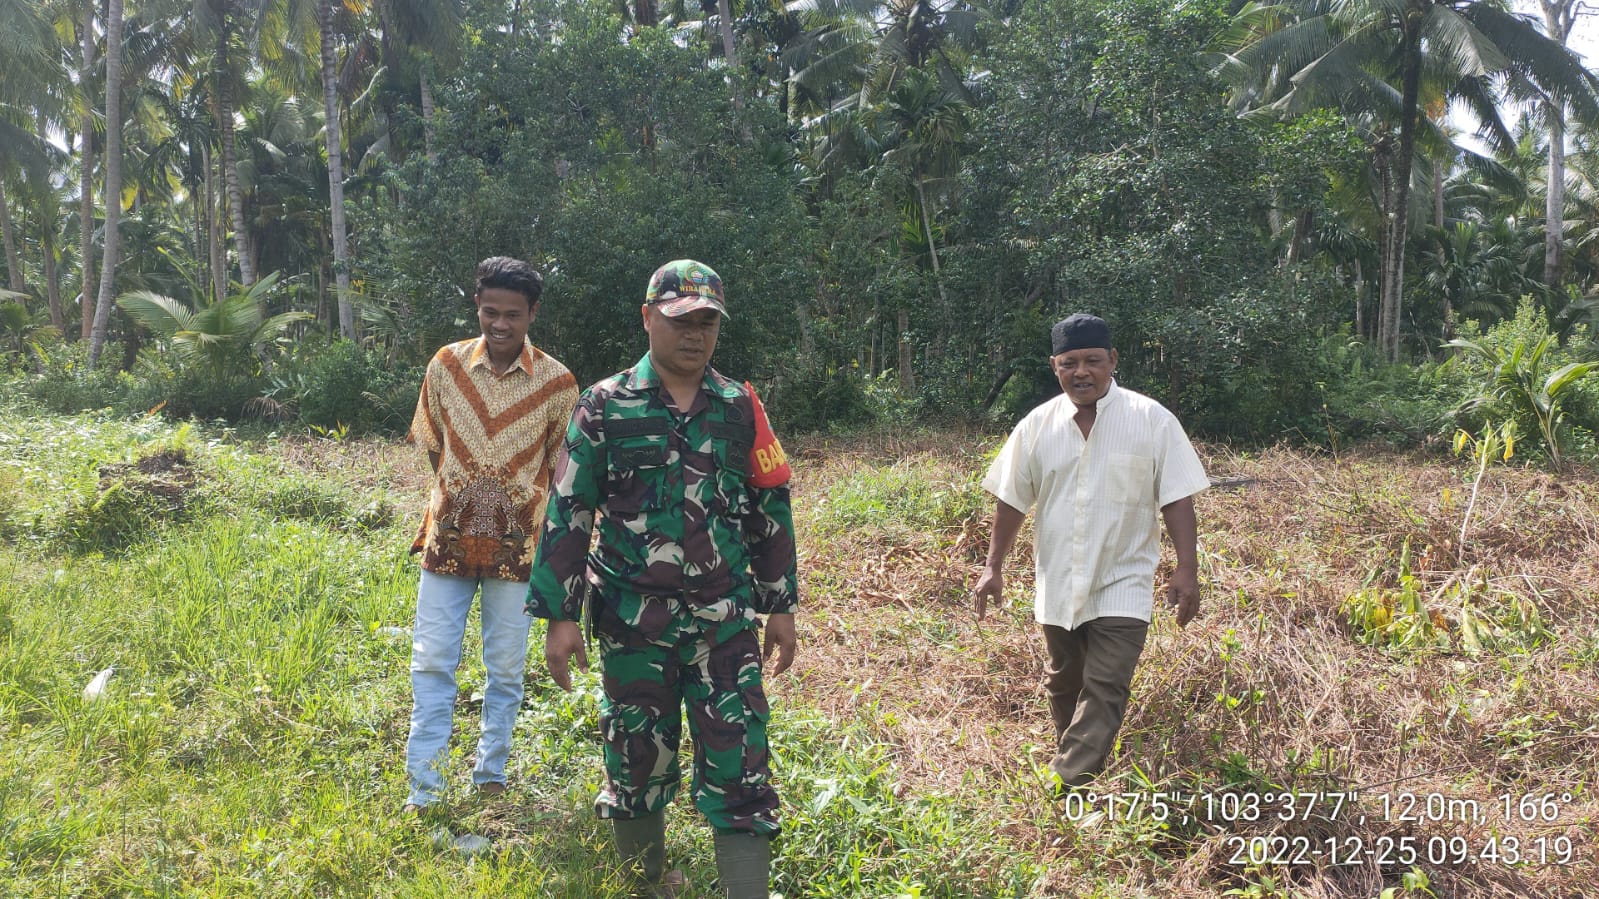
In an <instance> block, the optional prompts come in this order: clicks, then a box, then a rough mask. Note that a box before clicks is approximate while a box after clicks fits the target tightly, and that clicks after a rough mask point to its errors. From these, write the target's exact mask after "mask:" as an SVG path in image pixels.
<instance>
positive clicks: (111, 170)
mask: <svg viewBox="0 0 1599 899" xmlns="http://www.w3.org/2000/svg"><path fill="white" fill-rule="evenodd" d="M108 6H109V10H110V11H109V12H108V13H107V15H106V25H105V253H104V255H102V256H101V257H100V295H99V298H98V299H97V300H96V301H95V304H94V328H93V329H92V330H91V331H90V332H89V367H90V368H93V367H94V366H95V363H97V362H99V361H100V352H101V351H102V350H104V349H105V341H106V327H107V326H108V325H109V324H110V323H111V303H112V301H113V296H112V294H114V293H115V292H116V280H117V244H118V243H120V240H119V237H118V234H117V231H118V230H119V228H120V226H121V223H122V0H109V4H108Z"/></svg>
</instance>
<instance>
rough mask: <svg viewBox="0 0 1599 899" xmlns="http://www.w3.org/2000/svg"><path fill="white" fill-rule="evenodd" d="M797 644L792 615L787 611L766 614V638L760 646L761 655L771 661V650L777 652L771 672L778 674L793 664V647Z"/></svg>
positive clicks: (797, 639)
mask: <svg viewBox="0 0 1599 899" xmlns="http://www.w3.org/2000/svg"><path fill="white" fill-rule="evenodd" d="M798 644H799V638H797V637H796V636H795V635H794V616H793V615H792V614H789V613H776V614H772V615H768V616H766V638H765V639H764V641H763V645H762V646H761V657H762V658H764V659H765V660H767V661H771V659H772V652H773V651H774V650H775V651H776V652H777V663H776V664H774V665H773V666H772V674H773V675H778V674H782V673H783V672H785V671H787V670H788V666H790V665H792V664H794V647H795V646H797V645H798Z"/></svg>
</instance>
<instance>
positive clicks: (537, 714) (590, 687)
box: [0, 411, 1039, 897]
mask: <svg viewBox="0 0 1599 899" xmlns="http://www.w3.org/2000/svg"><path fill="white" fill-rule="evenodd" d="M172 446H182V447H184V449H185V451H186V452H187V453H188V455H189V460H190V464H191V466H192V468H193V469H194V470H195V472H196V481H195V484H194V486H193V492H192V494H190V496H189V500H190V501H189V502H187V503H186V506H185V512H184V514H182V515H168V514H166V513H165V511H163V509H161V508H155V507H151V508H146V507H141V506H134V507H131V508H125V509H121V510H120V511H118V512H117V515H119V516H121V517H117V518H111V519H108V520H107V521H104V522H98V523H96V522H92V521H91V522H87V523H86V522H85V521H84V520H83V519H84V518H85V517H89V516H93V515H95V514H97V512H98V513H102V514H108V515H109V514H110V513H106V512H105V505H104V504H101V505H99V506H97V505H96V501H97V500H99V499H101V498H103V491H102V490H101V485H100V481H101V477H100V466H101V465H102V464H107V463H110V464H123V465H126V464H128V463H132V462H135V461H137V460H138V459H139V458H141V457H142V456H143V455H147V454H149V453H150V452H153V451H156V450H158V449H163V448H170V447H172ZM0 486H6V487H7V488H8V489H9V490H10V491H11V492H12V493H13V494H14V496H15V502H13V503H12V504H11V506H10V511H9V513H8V518H7V520H8V521H9V522H11V524H10V528H11V529H12V534H11V536H12V539H11V540H9V541H8V546H7V547H6V548H5V549H0V584H3V585H4V586H3V587H0V895H5V896H240V895H261V896H265V895H271V896H368V895H383V896H387V895H396V896H424V897H426V896H440V897H443V896H485V897H487V896H538V897H545V896H554V897H563V896H566V897H595V896H612V895H620V894H621V893H620V887H619V884H618V881H617V878H616V876H615V873H614V865H613V864H612V860H613V858H614V855H613V850H612V848H611V845H610V841H609V834H608V832H607V831H606V830H605V829H604V828H603V827H602V825H601V822H599V821H597V820H596V819H595V817H594V815H593V813H592V811H591V808H590V804H591V802H592V798H593V795H594V792H595V790H596V789H597V787H598V781H599V777H600V774H601V765H600V753H599V744H598V742H597V716H598V704H599V703H598V700H599V688H598V682H597V679H596V677H595V676H594V675H592V674H590V675H587V676H584V677H581V678H580V680H579V689H578V690H577V691H575V692H574V693H572V694H563V693H561V692H559V691H558V690H556V689H554V688H553V687H552V686H551V685H550V684H549V683H548V682H547V681H546V680H544V679H543V678H542V670H541V667H542V666H539V665H537V664H536V662H535V663H533V664H530V668H529V676H530V679H531V682H530V688H529V692H528V699H527V702H526V703H525V706H524V710H523V713H522V715H521V716H520V718H519V720H518V725H517V734H516V741H515V747H514V752H513V757H512V761H511V771H510V772H509V773H510V775H511V777H512V779H513V782H514V784H515V789H514V790H513V792H512V794H511V796H510V798H509V800H508V801H505V802H500V803H494V804H492V805H484V804H478V803H476V802H475V801H474V800H471V799H467V798H461V800H460V801H459V802H457V803H455V804H454V806H453V808H452V812H451V814H450V816H449V817H448V820H447V821H444V822H442V823H443V824H445V825H446V826H448V827H450V828H451V830H452V832H454V833H462V832H467V831H471V832H477V833H482V834H485V835H488V836H490V837H491V839H493V841H494V843H493V849H492V851H491V853H490V854H489V855H488V856H487V857H484V858H480V859H476V860H471V859H466V858H463V857H460V856H458V855H457V854H456V853H454V852H453V851H450V850H448V849H443V850H441V849H439V848H436V847H435V846H434V844H433V842H432V839H431V835H430V828H432V827H433V826H435V825H436V824H438V823H440V822H430V823H427V824H423V825H419V824H417V823H415V822H411V821H408V820H404V819H402V818H401V816H400V815H399V814H398V810H399V806H400V804H401V803H402V802H403V798H404V794H405V778H404V772H403V750H404V740H405V732H406V727H407V719H408V714H409V707H410V694H409V681H408V678H407V673H406V669H407V661H408V653H409V644H408V641H407V640H406V639H405V637H404V635H403V633H402V634H396V633H394V632H393V631H391V630H390V629H392V628H406V627H409V625H410V617H411V612H412V604H413V602H414V590H415V578H416V570H415V563H414V561H412V560H411V559H410V558H409V556H408V555H407V553H406V550H407V548H408V546H409V543H410V536H411V532H410V531H409V530H408V525H407V524H406V523H405V522H402V521H400V520H399V516H397V515H395V514H392V513H374V511H373V510H382V509H387V508H398V507H402V506H406V505H407V504H410V503H411V502H412V498H411V497H410V496H407V495H402V493H400V492H391V491H389V490H388V489H387V488H381V487H380V488H378V489H377V490H376V491H372V490H357V489H355V488H353V487H351V486H350V485H348V484H344V483H340V482H339V481H337V480H336V479H334V478H331V477H312V476H309V475H307V474H306V473H305V472H304V471H290V470H287V469H286V468H285V467H284V466H283V465H281V464H279V463H278V461H277V460H275V459H273V458H271V457H270V456H269V455H265V454H262V453H260V452H257V451H254V450H252V449H250V448H247V447H245V446H241V445H238V444H237V443H235V442H233V441H232V440H230V439H229V437H228V435H227V434H224V433H212V432H210V431H206V430H204V429H199V428H195V429H187V428H175V427H173V426H171V425H169V424H165V423H162V422H161V421H159V420H157V419H138V420H126V419H118V418H114V417H109V416H104V415H87V416H72V417H58V416H32V417H30V416H27V415H24V414H22V413H18V412H14V411H12V412H3V411H0ZM129 489H136V485H135V487H130V488H129ZM940 514H941V515H942V514H944V513H940ZM19 523H20V524H19ZM91 525H92V526H94V527H96V528H97V529H98V530H97V531H96V533H100V534H101V536H102V537H104V536H105V535H111V534H115V535H117V539H114V540H107V539H96V540H80V539H73V538H72V536H71V535H73V534H74V533H79V532H82V531H83V529H84V528H85V527H89V526H91ZM127 531H131V533H124V532H127ZM534 639H535V642H536V641H537V640H538V639H539V631H538V630H537V629H536V630H535V636H534ZM475 640H476V637H475V635H473V634H470V633H469V635H468V644H469V645H468V647H467V657H468V658H471V657H473V656H474V655H475V653H476V645H475ZM536 655H537V654H536V652H535V653H534V656H535V659H536ZM108 667H110V668H114V669H115V673H114V675H113V676H112V677H111V679H110V681H109V684H108V686H107V688H106V690H105V692H104V694H103V695H102V696H100V697H99V698H98V699H94V700H88V699H85V698H84V697H83V689H84V686H85V685H86V684H87V683H88V682H89V680H90V679H91V678H92V677H93V676H94V675H95V673H96V672H98V671H100V670H102V669H104V668H108ZM461 674H462V678H461V686H462V695H463V697H469V696H471V694H472V692H473V691H474V690H476V689H478V688H480V687H481V674H480V672H478V671H477V670H475V669H474V668H473V667H471V666H464V667H463V670H462V672H461ZM463 705H465V706H470V707H468V708H461V709H458V711H460V712H461V714H459V715H458V716H457V725H458V727H457V737H456V740H455V743H454V746H455V750H454V751H455V753H456V756H457V757H456V759H455V763H454V764H453V766H452V776H453V780H452V786H453V788H454V789H455V790H456V792H457V794H458V796H460V797H464V796H465V794H466V793H467V790H466V779H467V771H468V766H467V765H466V764H465V761H464V758H463V756H464V754H465V753H467V752H469V751H470V748H471V744H472V742H473V740H474V739H475V728H476V720H475V706H471V704H470V703H467V702H463ZM463 731H464V732H465V733H462V732H463ZM773 738H774V744H775V757H776V775H777V777H778V778H779V780H780V782H781V788H782V791H783V796H784V809H785V815H786V826H787V828H788V833H787V835H785V837H784V838H783V839H781V840H780V841H779V842H778V844H777V860H776V865H775V869H776V872H777V874H776V878H775V881H774V890H778V891H782V892H783V893H784V894H785V895H787V896H790V897H798V896H837V897H843V896H898V895H902V894H903V895H922V896H949V897H959V896H1012V895H1014V896H1024V895H1028V894H1029V892H1030V890H1031V889H1032V884H1033V881H1034V880H1036V878H1037V876H1038V873H1039V868H1038V866H1037V864H1036V863H1035V862H1033V861H1031V860H1029V859H1027V858H1025V857H1023V856H1021V855H1020V854H1019V853H1018V852H1017V851H1016V850H1015V849H1014V848H1012V847H1010V846H1009V845H1007V844H1006V842H1005V841H1004V840H1003V838H1002V837H1000V836H999V835H997V834H995V833H994V832H993V830H992V829H991V827H990V826H989V822H988V821H987V820H985V816H984V808H983V803H982V800H981V797H974V796H964V797H963V796H956V795H928V794H921V795H914V796H904V795H902V793H901V791H897V790H896V784H897V777H896V773H895V764H894V758H893V749H892V747H890V746H888V745H886V744H884V743H882V742H881V741H879V740H878V739H877V738H875V737H873V736H872V735H871V732H870V730H869V729H868V728H867V727H866V726H865V723H864V722H858V721H849V720H845V721H838V720H831V719H829V718H827V717H826V716H824V715H823V714H821V713H820V712H819V711H817V710H816V709H813V708H808V707H806V706H804V705H803V704H802V702H790V703H788V704H786V705H783V706H782V707H780V708H779V710H778V714H777V715H776V720H775V721H774V725H773ZM674 808H675V811H674V812H673V815H674V821H676V822H678V824H679V826H675V827H673V828H672V831H671V837H670V839H671V845H670V847H669V851H670V852H671V854H672V855H673V857H674V859H676V860H677V861H678V862H679V863H681V864H682V865H683V866H684V867H685V868H686V869H687V871H688V873H689V876H690V879H691V882H692V883H694V884H696V885H697V886H698V889H696V890H695V891H693V892H692V893H691V895H699V896H709V895H715V893H714V892H713V891H711V890H710V889H709V888H708V887H709V885H710V884H711V883H712V881H713V880H714V865H713V864H712V861H711V859H712V853H711V849H710V838H709V833H708V831H707V830H706V829H705V828H704V827H703V826H700V825H699V824H698V822H697V820H696V819H697V817H698V816H697V815H696V814H695V813H694V812H692V810H691V809H690V808H689V807H688V806H687V804H686V791H685V794H684V795H683V796H680V800H679V802H678V804H677V805H676V806H675V807H674ZM689 821H694V824H693V826H681V825H682V824H683V823H685V822H689Z"/></svg>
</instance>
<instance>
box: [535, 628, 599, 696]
mask: <svg viewBox="0 0 1599 899" xmlns="http://www.w3.org/2000/svg"><path fill="white" fill-rule="evenodd" d="M573 656H577V667H578V670H580V671H587V670H589V656H588V651H587V650H585V649H584V648H583V629H582V628H581V627H578V624H577V622H576V621H551V622H550V629H549V630H548V631H546V632H545V634H544V664H546V665H548V666H549V667H550V678H551V679H552V680H554V681H555V685H556V686H558V687H560V688H561V689H562V690H565V691H566V692H568V693H570V692H572V668H571V663H572V657H573Z"/></svg>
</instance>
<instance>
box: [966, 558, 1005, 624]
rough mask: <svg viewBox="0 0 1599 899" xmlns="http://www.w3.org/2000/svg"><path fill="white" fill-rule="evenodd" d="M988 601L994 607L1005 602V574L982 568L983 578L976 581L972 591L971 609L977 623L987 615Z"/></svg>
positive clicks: (997, 570) (994, 569)
mask: <svg viewBox="0 0 1599 899" xmlns="http://www.w3.org/2000/svg"><path fill="white" fill-rule="evenodd" d="M990 601H992V602H993V603H994V605H995V606H998V605H1000V604H1001V603H1003V602H1004V601H1005V573H1004V572H1003V571H1000V570H999V569H998V568H984V569H983V576H982V577H980V578H978V579H977V587H976V588H975V589H973V590H972V608H973V609H974V610H975V611H976V612H977V620H978V621H981V620H983V616H984V615H987V614H988V604H989V602H990Z"/></svg>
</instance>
